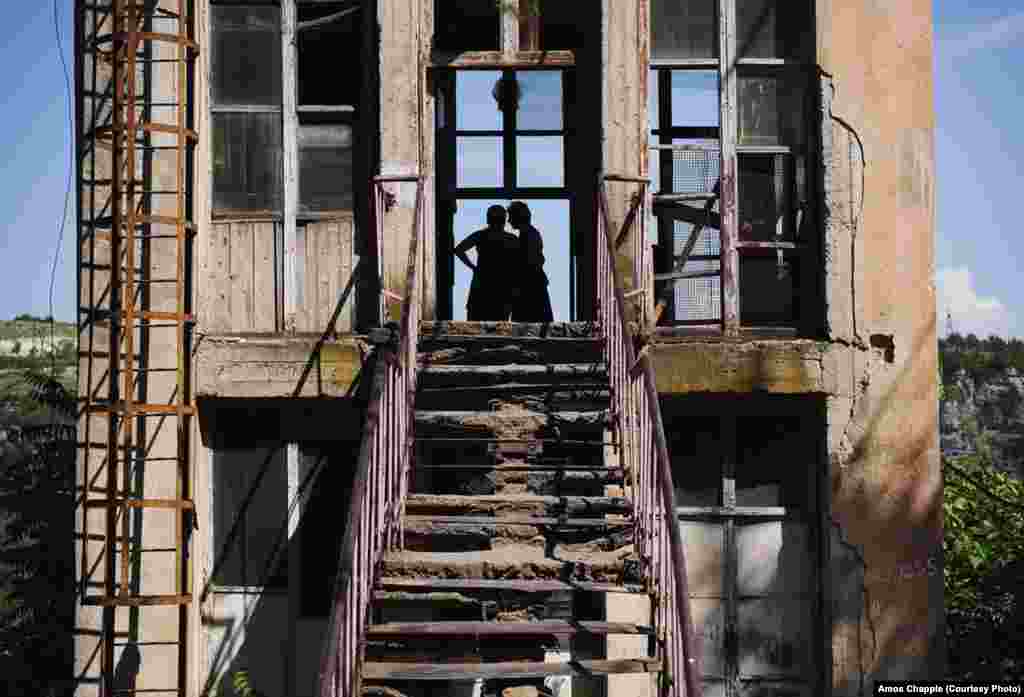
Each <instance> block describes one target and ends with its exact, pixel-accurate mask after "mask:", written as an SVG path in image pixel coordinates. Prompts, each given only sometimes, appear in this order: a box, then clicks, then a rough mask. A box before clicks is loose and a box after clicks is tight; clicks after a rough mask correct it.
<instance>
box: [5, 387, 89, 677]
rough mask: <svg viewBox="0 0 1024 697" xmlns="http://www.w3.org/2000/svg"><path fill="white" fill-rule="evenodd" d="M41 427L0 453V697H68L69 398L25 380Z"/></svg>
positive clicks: (14, 435)
mask: <svg viewBox="0 0 1024 697" xmlns="http://www.w3.org/2000/svg"><path fill="white" fill-rule="evenodd" d="M25 382H26V386H27V388H28V389H27V393H28V398H29V399H31V400H33V401H34V402H36V403H37V404H38V406H39V407H40V408H42V409H43V410H44V411H45V412H46V413H47V414H48V419H47V420H46V422H45V423H42V424H41V425H37V426H22V427H21V428H19V429H14V430H13V431H12V432H11V434H9V438H8V441H7V442H6V443H3V446H4V448H3V451H2V452H0V455H2V458H0V498H2V502H0V694H4V695H11V697H16V696H18V695H46V694H67V693H69V690H70V686H71V677H72V673H71V666H70V664H69V662H68V657H69V656H70V654H71V650H72V647H71V634H70V627H71V626H72V624H73V611H74V597H75V592H74V591H75V589H74V585H73V579H74V555H73V548H72V540H73V537H72V533H73V524H74V517H73V511H74V454H75V441H76V434H75V427H74V426H73V423H74V422H73V415H74V412H75V402H74V397H73V396H72V395H71V394H70V393H69V392H68V391H67V390H66V389H65V388H64V387H63V385H61V384H60V383H59V382H58V381H57V380H55V379H53V378H51V377H47V376H43V375H39V374H35V373H29V374H27V375H26V376H25Z"/></svg>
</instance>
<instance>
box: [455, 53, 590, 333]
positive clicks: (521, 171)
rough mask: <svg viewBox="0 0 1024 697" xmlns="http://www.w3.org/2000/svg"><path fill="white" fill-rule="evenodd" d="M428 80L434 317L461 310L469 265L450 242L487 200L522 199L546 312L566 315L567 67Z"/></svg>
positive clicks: (569, 299) (572, 294)
mask: <svg viewBox="0 0 1024 697" xmlns="http://www.w3.org/2000/svg"><path fill="white" fill-rule="evenodd" d="M436 78H437V88H438V92H437V94H438V102H437V111H436V113H437V124H436V125H437V168H436V172H437V201H438V206H437V221H436V224H437V227H436V229H437V241H436V244H437V249H436V254H437V260H438V266H437V271H438V272H437V299H438V302H437V314H438V318H439V319H454V320H464V319H465V318H466V299H467V294H468V291H469V286H470V282H471V280H472V271H471V270H470V269H469V268H468V267H466V266H465V265H464V264H462V263H461V262H460V261H458V260H457V259H456V258H455V256H454V254H453V250H454V248H455V246H456V245H457V244H458V243H459V242H461V241H462V240H463V239H465V238H466V237H467V236H468V235H469V234H471V233H472V232H474V231H476V230H479V229H481V228H484V227H486V212H487V209H488V207H490V206H492V205H501V206H503V207H505V208H507V207H508V205H509V204H510V203H511V202H513V201H522V202H524V203H525V204H526V205H527V206H528V207H529V209H530V211H531V213H532V221H531V222H532V224H533V226H534V227H535V228H537V229H538V230H539V231H540V233H541V236H542V239H543V245H544V256H545V264H544V270H545V271H546V273H547V276H548V279H549V285H548V292H549V294H550V296H551V304H552V309H553V310H554V318H555V320H556V321H568V320H572V319H574V318H575V316H576V279H577V272H578V269H577V260H576V255H577V247H578V245H577V240H576V233H575V226H574V224H573V222H574V218H575V210H574V208H575V207H574V200H573V197H572V196H570V193H569V187H568V185H567V168H566V161H567V158H566V153H567V151H568V150H569V148H570V146H571V143H570V138H569V135H570V133H571V131H570V129H569V128H568V127H567V124H568V123H570V121H571V115H570V107H571V105H572V103H573V101H574V100H573V99H572V95H573V94H574V93H575V81H574V77H573V71H572V70H571V69H566V68H560V69H550V68H546V69H533V70H521V69H503V70H470V69H460V70H446V71H439V72H438V73H437V75H436ZM506 230H508V231H509V232H511V233H513V234H516V232H515V230H514V229H512V228H511V226H509V225H508V224H507V223H506ZM470 256H472V252H470Z"/></svg>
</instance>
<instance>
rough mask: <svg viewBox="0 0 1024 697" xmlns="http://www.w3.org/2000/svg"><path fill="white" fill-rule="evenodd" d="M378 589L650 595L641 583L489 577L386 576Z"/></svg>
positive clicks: (379, 582) (407, 591)
mask: <svg viewBox="0 0 1024 697" xmlns="http://www.w3.org/2000/svg"><path fill="white" fill-rule="evenodd" d="M377 586H378V587H380V588H387V589H390V590H393V591H400V592H406V593H413V592H416V591H423V592H426V591H430V592H436V591H450V592H460V591H464V592H470V591H480V590H485V591H511V592H517V593H553V592H556V591H583V592H589V593H641V594H642V593H646V590H645V589H644V587H643V586H641V585H638V584H614V583H592V582H588V581H572V582H570V581H558V580H554V579H546V580H523V579H506V578H502V579H486V578H429V579H423V578H401V577H397V576H384V577H382V578H380V579H378V580H377Z"/></svg>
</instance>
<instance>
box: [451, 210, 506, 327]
mask: <svg viewBox="0 0 1024 697" xmlns="http://www.w3.org/2000/svg"><path fill="white" fill-rule="evenodd" d="M474 247H475V248H476V264H473V262H471V261H470V259H469V257H468V256H466V252H467V251H469V250H470V249H473V248H474ZM518 253H519V241H518V240H517V239H516V237H515V235H513V234H511V233H509V232H506V231H505V209H504V208H502V207H501V206H491V207H490V208H488V209H487V227H486V228H484V229H483V230H477V231H476V232H474V233H472V234H470V235H469V236H468V237H466V239H464V240H462V242H459V245H458V246H457V247H456V248H455V256H457V257H458V258H459V259H461V260H462V263H463V264H465V265H466V266H468V267H469V268H471V269H473V282H472V284H471V285H470V287H469V297H468V298H467V300H466V315H467V317H468V318H469V320H470V321H471V322H482V321H504V320H507V319H508V316H509V314H510V313H511V311H512V296H513V291H514V290H515V288H514V284H515V282H516V279H515V274H516V271H517V269H516V266H515V264H513V263H510V260H511V259H514V258H516V256H517V255H518Z"/></svg>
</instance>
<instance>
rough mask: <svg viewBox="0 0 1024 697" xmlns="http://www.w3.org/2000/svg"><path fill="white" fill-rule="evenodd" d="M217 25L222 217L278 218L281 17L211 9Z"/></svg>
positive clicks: (249, 9) (216, 155)
mask: <svg viewBox="0 0 1024 697" xmlns="http://www.w3.org/2000/svg"><path fill="white" fill-rule="evenodd" d="M211 25H212V30H213V41H212V45H213V50H212V57H211V61H212V70H211V83H212V84H211V98H212V106H211V111H212V112H213V113H212V126H213V209H214V213H216V214H228V215H230V214H232V213H247V214H251V213H274V212H278V211H280V209H281V206H282V195H281V194H282V179H283V159H282V150H281V142H282V140H281V36H280V34H281V12H280V10H279V9H278V8H276V7H266V6H255V5H230V6H220V5H217V6H214V7H212V8H211Z"/></svg>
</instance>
